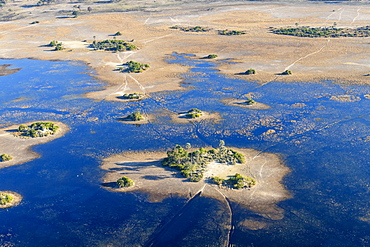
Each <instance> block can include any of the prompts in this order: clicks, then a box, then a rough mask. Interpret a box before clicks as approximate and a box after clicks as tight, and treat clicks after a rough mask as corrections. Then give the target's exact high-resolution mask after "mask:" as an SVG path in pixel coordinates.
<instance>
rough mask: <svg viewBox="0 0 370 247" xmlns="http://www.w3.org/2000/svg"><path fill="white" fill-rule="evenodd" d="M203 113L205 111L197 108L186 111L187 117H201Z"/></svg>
mask: <svg viewBox="0 0 370 247" xmlns="http://www.w3.org/2000/svg"><path fill="white" fill-rule="evenodd" d="M202 115H203V112H202V111H201V110H199V109H197V108H193V109H190V110H189V111H187V112H185V117H187V118H199V117H201V116H202Z"/></svg>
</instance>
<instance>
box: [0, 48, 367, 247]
mask: <svg viewBox="0 0 370 247" xmlns="http://www.w3.org/2000/svg"><path fill="white" fill-rule="evenodd" d="M171 62H173V63H180V64H186V65H190V66H191V67H192V69H191V71H190V73H188V74H185V75H184V85H183V86H184V90H182V91H175V92H159V93H155V94H151V97H149V98H147V99H144V100H142V101H138V102H107V101H104V100H103V101H93V100H90V99H86V98H85V97H84V94H85V93H86V92H88V91H91V90H100V88H101V87H103V86H104V84H103V83H101V82H98V81H95V80H94V79H93V78H92V77H91V76H90V75H89V74H90V73H93V71H90V70H89V69H88V68H87V67H86V66H85V65H84V64H82V63H76V62H60V61H38V60H29V59H22V60H1V63H2V64H12V67H10V68H22V69H21V70H20V71H19V72H17V73H14V74H12V75H7V76H2V77H0V85H1V88H2V90H1V92H0V126H2V127H6V126H9V125H12V124H21V123H25V122H29V121H40V120H58V121H61V122H63V123H65V124H67V125H69V127H70V128H71V130H70V131H69V132H68V133H67V134H66V135H65V136H63V137H61V138H59V139H56V140H54V141H52V142H49V143H46V144H42V145H39V146H36V147H33V150H34V151H36V152H38V153H39V154H40V155H41V158H39V159H36V160H33V161H31V162H28V163H25V164H22V165H18V166H13V167H8V168H4V169H1V170H0V181H1V182H0V190H11V191H15V192H17V193H19V194H21V195H22V196H23V201H22V203H21V204H20V205H18V206H17V207H14V208H9V209H6V210H0V219H1V223H2V224H1V225H0V245H1V246H145V245H146V246H221V243H222V241H223V240H225V239H227V235H228V231H225V229H224V228H223V227H222V226H223V225H224V224H225V222H227V221H229V219H230V217H231V215H230V214H229V212H228V210H227V208H226V207H227V206H226V205H225V204H224V203H223V202H219V201H217V200H215V199H210V198H206V197H197V198H195V199H194V200H192V201H191V202H190V203H186V202H187V200H186V199H184V198H179V197H176V196H174V195H169V196H168V198H167V199H165V200H163V201H162V202H157V203H153V202H149V201H148V195H145V194H141V193H137V192H134V193H115V192H110V191H107V190H105V189H103V188H102V187H101V184H102V180H101V178H102V177H103V176H104V174H105V171H103V170H101V169H100V168H99V166H100V164H101V163H100V162H101V160H102V159H103V158H105V157H108V156H109V155H112V154H115V153H121V152H123V151H128V150H137V151H140V150H150V151H158V150H159V151H163V150H168V149H169V148H172V147H173V146H174V145H175V144H180V145H185V143H187V142H189V143H191V144H192V146H194V147H201V146H209V145H213V146H217V145H218V142H219V140H224V141H225V142H226V145H227V146H230V147H233V146H234V147H240V148H254V149H257V150H260V151H263V152H272V153H277V154H279V155H280V156H281V157H282V159H283V160H284V163H285V165H286V166H288V167H289V168H291V170H292V171H291V173H290V174H289V175H288V176H287V177H285V179H284V181H283V183H284V185H285V186H286V188H287V189H288V190H289V191H290V192H291V194H292V198H291V199H288V200H285V201H283V202H281V203H279V205H278V206H279V207H280V208H282V209H284V218H283V219H280V220H272V219H269V218H268V217H266V216H265V215H258V214H256V213H254V212H252V211H249V210H247V209H245V208H243V207H242V206H240V205H237V204H236V203H232V209H233V215H232V220H233V227H234V230H233V231H232V234H231V237H230V243H231V244H233V246H369V245H370V230H369V229H370V205H369V201H370V169H369V167H370V156H369V153H370V152H369V141H370V131H369V130H370V119H369V109H370V100H369V99H367V97H368V96H367V95H368V94H370V87H369V86H361V85H344V84H340V83H337V84H333V83H332V82H329V81H328V82H323V83H283V82H279V81H278V80H277V81H275V82H271V83H268V84H266V85H263V86H261V85H259V84H256V83H253V82H248V81H244V80H236V79H230V78H226V77H225V76H223V75H221V74H219V73H218V72H217V67H216V64H213V63H212V62H210V61H209V60H202V59H196V58H195V57H192V56H186V55H182V54H174V55H173V60H172V61H171ZM246 78H247V77H246ZM246 94H249V95H248V96H250V95H252V97H253V99H255V100H256V101H258V102H261V103H264V104H267V105H269V106H271V108H269V109H265V110H252V109H245V108H241V107H237V106H232V105H228V104H225V103H224V102H225V99H229V98H238V99H246V98H247V97H248V96H246ZM191 108H198V109H201V110H203V111H209V112H218V113H219V114H220V115H221V117H222V119H223V120H222V121H214V120H212V119H209V120H203V121H200V122H194V123H193V124H191V123H189V124H176V123H173V122H172V121H171V118H170V117H169V115H168V114H167V113H168V112H176V113H177V112H179V111H187V110H189V109H191ZM135 110H139V111H141V112H144V113H146V114H154V116H155V117H156V118H155V119H154V120H153V121H151V122H150V123H149V124H143V125H140V126H135V125H130V124H123V123H121V122H119V121H117V119H118V118H121V117H123V116H125V115H127V114H129V113H131V112H133V111H135ZM0 152H1V150H0ZM175 192H176V191H174V194H175ZM247 226H248V227H247Z"/></svg>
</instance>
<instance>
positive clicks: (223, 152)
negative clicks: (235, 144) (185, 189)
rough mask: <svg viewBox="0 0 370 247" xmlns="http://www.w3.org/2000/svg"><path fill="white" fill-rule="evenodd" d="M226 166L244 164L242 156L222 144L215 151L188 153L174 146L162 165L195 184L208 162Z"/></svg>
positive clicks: (201, 176)
mask: <svg viewBox="0 0 370 247" xmlns="http://www.w3.org/2000/svg"><path fill="white" fill-rule="evenodd" d="M213 161H216V162H219V163H227V164H236V163H244V162H245V158H244V155H243V154H241V153H238V152H236V151H234V150H232V149H227V148H226V147H225V146H224V144H222V145H220V146H219V147H218V148H217V149H214V148H213V149H210V150H206V149H205V148H200V149H198V150H195V151H194V152H188V151H187V150H186V149H184V148H183V147H181V146H180V145H176V146H175V147H174V148H173V149H171V150H170V151H168V152H167V157H166V158H164V159H163V161H162V165H163V166H168V167H171V168H175V169H177V170H179V171H180V173H181V175H182V176H183V177H186V178H189V179H190V181H193V182H197V181H200V180H201V179H202V178H203V173H204V171H205V169H206V168H207V164H209V163H210V162H213Z"/></svg>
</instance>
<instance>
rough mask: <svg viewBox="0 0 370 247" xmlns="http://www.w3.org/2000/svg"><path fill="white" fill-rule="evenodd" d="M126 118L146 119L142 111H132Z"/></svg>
mask: <svg viewBox="0 0 370 247" xmlns="http://www.w3.org/2000/svg"><path fill="white" fill-rule="evenodd" d="M126 118H127V119H129V120H131V121H140V120H144V116H143V115H141V113H140V112H139V111H135V112H134V113H131V114H130V115H128V116H127V117H126Z"/></svg>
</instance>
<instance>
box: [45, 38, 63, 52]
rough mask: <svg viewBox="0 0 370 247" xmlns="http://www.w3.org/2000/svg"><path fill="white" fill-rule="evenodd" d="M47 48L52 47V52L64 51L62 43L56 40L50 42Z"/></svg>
mask: <svg viewBox="0 0 370 247" xmlns="http://www.w3.org/2000/svg"><path fill="white" fill-rule="evenodd" d="M48 46H51V47H54V50H55V51H60V50H63V49H64V47H63V43H62V42H59V41H57V40H53V41H50V43H49V44H48Z"/></svg>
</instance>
